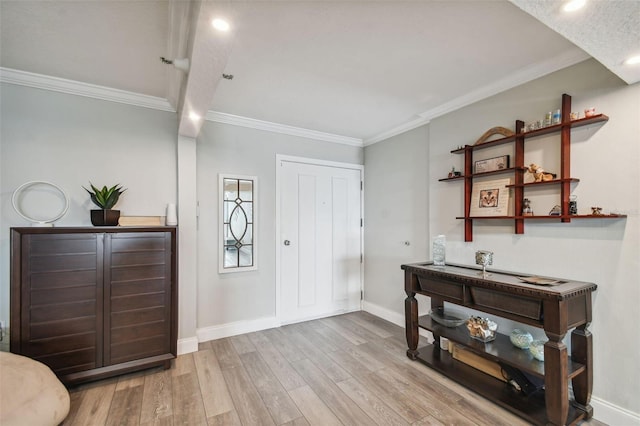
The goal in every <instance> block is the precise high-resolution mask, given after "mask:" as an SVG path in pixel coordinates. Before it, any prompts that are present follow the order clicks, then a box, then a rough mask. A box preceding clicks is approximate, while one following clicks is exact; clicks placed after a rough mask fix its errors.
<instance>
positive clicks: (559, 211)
mask: <svg viewBox="0 0 640 426" xmlns="http://www.w3.org/2000/svg"><path fill="white" fill-rule="evenodd" d="M561 214H562V208H561V207H560V206H559V205H558V204H556V205H555V206H553V208H552V209H551V211H550V212H549V216H560V215H561Z"/></svg>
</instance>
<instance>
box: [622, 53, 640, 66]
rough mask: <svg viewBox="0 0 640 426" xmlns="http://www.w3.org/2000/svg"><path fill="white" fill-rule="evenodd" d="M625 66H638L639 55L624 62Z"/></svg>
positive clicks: (639, 62)
mask: <svg viewBox="0 0 640 426" xmlns="http://www.w3.org/2000/svg"><path fill="white" fill-rule="evenodd" d="M624 64H625V65H638V64H640V55H637V56H632V57H630V58H629V59H627V60H626V61H624Z"/></svg>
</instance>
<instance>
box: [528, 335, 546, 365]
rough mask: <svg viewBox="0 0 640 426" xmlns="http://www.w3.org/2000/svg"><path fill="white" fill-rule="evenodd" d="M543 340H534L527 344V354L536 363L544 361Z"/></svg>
mask: <svg viewBox="0 0 640 426" xmlns="http://www.w3.org/2000/svg"><path fill="white" fill-rule="evenodd" d="M544 344H545V341H544V340H534V341H533V342H531V343H530V344H529V352H531V355H533V357H534V358H535V359H537V360H538V361H544Z"/></svg>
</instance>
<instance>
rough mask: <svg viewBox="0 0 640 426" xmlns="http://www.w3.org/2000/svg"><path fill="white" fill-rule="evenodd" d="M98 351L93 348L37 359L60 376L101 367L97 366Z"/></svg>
mask: <svg viewBox="0 0 640 426" xmlns="http://www.w3.org/2000/svg"><path fill="white" fill-rule="evenodd" d="M95 353H96V351H95V349H92V348H87V349H79V350H77V351H71V352H65V353H58V354H52V355H44V356H40V357H38V358H36V359H37V360H38V361H40V362H43V363H45V364H47V365H48V366H49V367H50V368H51V369H52V370H53V371H54V372H55V373H56V374H57V375H58V376H62V375H65V374H70V373H75V372H78V371H85V370H90V369H92V368H96V367H100V366H99V365H96V362H95V359H96V355H95Z"/></svg>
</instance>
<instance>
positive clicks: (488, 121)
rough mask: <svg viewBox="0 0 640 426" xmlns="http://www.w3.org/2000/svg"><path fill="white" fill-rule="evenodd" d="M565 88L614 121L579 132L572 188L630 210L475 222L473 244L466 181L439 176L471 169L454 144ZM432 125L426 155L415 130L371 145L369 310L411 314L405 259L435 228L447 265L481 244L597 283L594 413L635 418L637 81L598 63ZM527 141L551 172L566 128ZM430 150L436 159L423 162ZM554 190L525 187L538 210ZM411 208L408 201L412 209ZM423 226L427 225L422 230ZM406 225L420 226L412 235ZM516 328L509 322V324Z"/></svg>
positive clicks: (549, 202)
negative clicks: (564, 218) (597, 216)
mask: <svg viewBox="0 0 640 426" xmlns="http://www.w3.org/2000/svg"><path fill="white" fill-rule="evenodd" d="M562 93H568V94H570V95H572V97H573V110H574V111H582V110H584V108H586V107H589V106H595V107H596V108H597V110H598V111H599V112H603V113H605V114H607V115H609V117H610V120H609V121H608V122H607V123H604V124H602V125H595V126H589V127H585V128H580V129H576V130H574V131H573V133H572V144H571V161H572V163H571V174H572V176H573V177H577V178H579V179H580V182H579V183H577V184H574V185H572V191H573V192H572V193H573V194H575V195H577V197H578V208H579V213H581V214H586V213H588V212H589V211H590V206H595V205H598V206H602V207H603V208H604V210H605V212H609V211H618V212H620V213H625V214H627V215H628V217H627V218H626V219H622V220H573V221H572V222H571V223H556V222H551V221H550V222H546V221H542V222H526V224H525V234H524V235H515V234H514V233H513V231H514V229H513V228H514V225H513V223H511V222H509V221H505V223H501V222H493V221H492V222H489V221H484V222H482V221H475V223H474V237H473V242H469V243H465V242H464V226H463V222H462V221H461V220H457V219H455V217H456V216H461V215H463V183H462V181H456V182H438V179H440V178H443V177H446V176H447V173H448V172H449V171H450V170H451V167H452V166H455V167H456V169H458V170H461V169H462V167H463V156H461V155H454V154H451V153H450V151H451V150H452V149H455V148H456V147H458V146H460V145H465V144H473V143H474V142H475V141H476V140H477V139H478V137H479V136H480V135H482V134H483V133H484V132H485V131H486V130H487V129H489V128H491V127H494V126H504V127H507V128H511V129H513V127H514V122H515V120H516V119H522V120H524V121H525V122H530V121H534V120H537V119H539V118H543V117H544V114H545V112H546V111H551V110H554V109H557V108H559V107H560V99H561V95H562ZM425 128H426V131H427V132H428V137H427V136H419V138H420V139H422V140H423V141H425V140H426V141H427V143H428V154H425V151H424V148H422V147H420V146H419V143H418V142H417V141H415V142H414V143H412V142H410V141H409V140H406V139H404V137H405V136H406V137H407V138H409V137H411V134H409V135H400V136H396V137H394V138H391V139H389V140H387V141H384V142H381V143H379V144H376V145H373V146H369V147H367V148H365V167H366V173H365V176H367V186H366V189H365V200H366V201H365V207H366V209H365V214H366V217H367V226H366V227H365V248H366V251H365V262H366V269H365V300H366V302H367V304H366V306H368V308H369V310H371V311H372V312H375V311H376V310H377V311H380V308H382V312H383V313H384V309H389V310H392V312H391V313H387V317H388V318H391V319H394V318H403V306H402V304H401V301H402V300H403V299H404V294H403V291H402V286H403V281H402V275H401V274H400V272H399V270H398V268H399V265H400V264H401V263H405V262H410V261H414V260H424V259H428V258H430V252H431V250H430V239H432V238H433V236H435V235H437V234H445V235H446V237H447V260H448V261H450V262H454V263H461V264H473V263H474V252H475V251H476V250H482V249H485V250H491V251H493V252H494V265H493V267H495V268H496V269H504V270H513V271H521V272H527V273H532V274H541V275H550V276H560V277H566V278H570V279H575V280H581V281H589V282H595V283H597V284H598V290H597V292H596V293H595V294H594V300H593V323H592V325H591V327H590V330H591V331H592V333H593V336H594V374H595V378H594V392H593V394H594V399H593V403H594V405H597V407H596V413H595V417H596V418H598V419H602V417H599V416H602V415H603V414H607V412H609V413H611V412H618V413H619V411H617V409H616V408H614V409H610V408H607V407H611V405H610V404H614V405H616V406H619V407H622V408H623V409H626V410H629V411H630V412H632V413H635V416H638V413H640V399H638V398H637V395H640V382H639V381H638V380H635V379H633V380H630V378H631V377H638V374H639V373H640V370H639V367H638V361H637V360H638V354H639V353H640V340H639V339H637V336H638V328H637V326H636V324H635V321H633V319H632V316H633V313H634V312H635V311H636V310H637V305H638V301H640V286H638V283H639V282H640V261H639V260H640V242H639V241H640V237H639V236H640V226H639V224H638V217H639V215H640V169H639V168H638V164H640V85H639V84H635V85H632V86H628V85H626V84H624V83H623V82H622V81H620V80H619V79H618V78H617V77H616V76H614V75H613V74H611V73H610V72H609V71H608V70H606V69H605V68H604V67H603V66H601V65H600V64H599V63H597V62H596V61H594V60H589V61H585V62H583V63H580V64H578V65H575V66H572V67H570V68H567V69H565V70H562V71H558V72H556V73H553V74H550V75H548V76H546V77H543V78H540V79H538V80H535V81H532V82H530V83H528V84H524V85H522V86H519V87H517V88H514V89H511V90H508V91H506V92H504V93H501V94H499V95H496V96H493V97H491V98H489V99H486V100H484V101H481V102H478V103H475V104H473V105H470V106H468V107H465V108H462V109H460V110H458V111H455V112H452V113H449V114H446V115H444V116H442V117H438V118H436V119H434V120H432V121H431V123H429V124H428V125H427V126H426V127H425ZM414 132H415V131H414ZM414 137H418V136H417V135H414ZM526 145H527V148H526V152H525V160H526V162H528V161H536V162H540V163H541V164H542V165H543V167H544V168H545V169H547V170H549V171H554V170H558V171H559V168H558V167H559V152H558V150H557V147H558V136H549V137H543V138H540V139H537V140H536V141H535V142H527V144H526ZM501 149H503V150H506V151H501V150H495V151H494V150H492V149H491V150H486V152H485V151H483V152H482V155H483V158H484V156H487V157H486V158H488V157H490V156H494V154H495V155H502V154H509V155H513V153H512V152H510V151H509V149H511V148H510V147H508V146H507V145H505V146H504V148H501ZM399 156H401V157H402V158H403V159H404V161H402V160H401V159H400V158H398V157H399ZM425 156H428V161H427V162H426V164H424V165H422V164H420V162H421V161H424V160H423V159H424V158H425ZM418 158H419V159H418ZM425 173H426V174H427V177H426V178H425ZM425 179H426V180H427V182H428V183H427V184H424V180H425ZM553 192H554V191H552V190H551V189H549V190H547V189H540V190H536V191H535V194H527V195H531V198H532V201H533V208H534V211H536V213H537V214H546V213H547V212H548V211H549V210H550V209H551V207H552V206H553V204H557V202H558V198H557V197H558V196H557V195H554V194H553ZM395 194H398V195H399V196H398V197H394V195H395ZM424 194H428V201H425V200H423V199H421V198H420V196H421V195H422V196H425V195H424ZM411 200H419V202H418V205H417V206H411V207H412V208H414V209H415V213H416V214H415V215H414V216H413V217H412V216H411V215H410V213H409V212H407V211H404V210H403V208H402V206H404V205H405V203H407V202H409V201H411ZM427 203H428V208H425V205H426V204H427ZM409 208H410V207H409V205H407V209H406V210H408V209H409ZM418 213H421V214H418ZM425 223H427V224H428V229H424V224H425ZM407 230H412V231H413V232H414V233H413V234H412V235H411V236H406V235H407ZM404 239H410V240H411V241H412V244H413V243H414V242H416V243H418V242H420V240H421V242H422V244H423V245H422V247H423V249H422V250H418V251H416V252H414V251H413V247H414V246H413V245H412V246H411V247H412V249H411V250H407V249H406V248H403V247H402V246H401V244H400V242H401V241H402V240H404ZM416 240H417V241H416ZM425 242H426V247H425V246H424V244H425ZM421 303H422V302H421ZM423 305H424V304H423ZM421 310H423V309H421ZM513 326H514V324H513V323H509V322H506V321H501V322H500V327H501V329H502V330H503V332H508V331H509V330H510V328H509V327H513ZM531 330H532V331H533V333H534V336H536V337H543V336H544V333H542V331H541V330H539V329H531ZM598 410H599V411H598ZM629 421H630V420H629V418H625V419H624V420H623V422H626V423H628V422H629ZM619 423H620V422H619V421H618V424H619Z"/></svg>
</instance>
